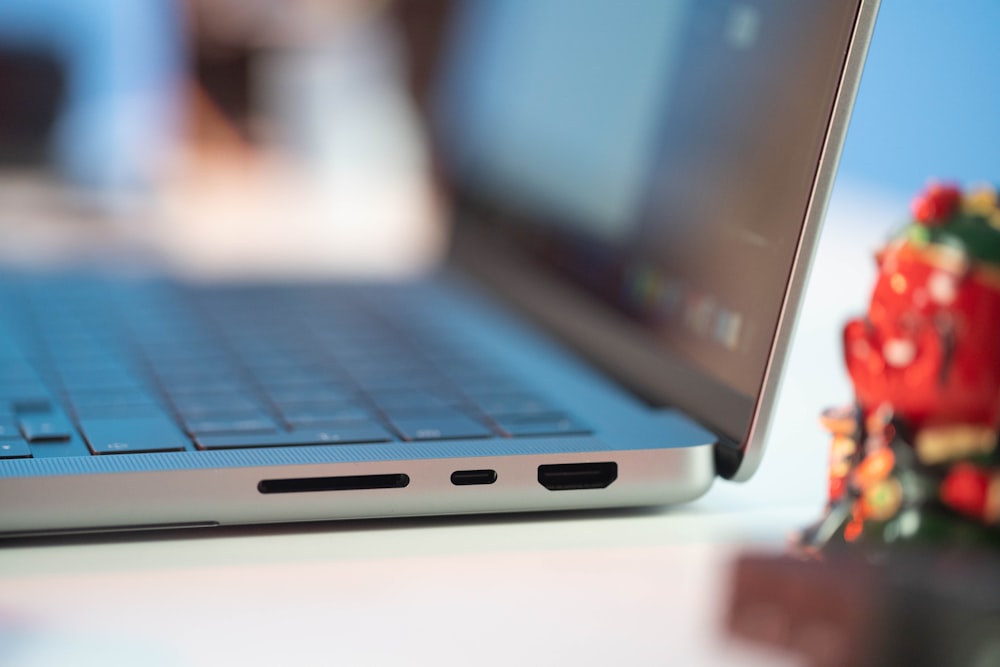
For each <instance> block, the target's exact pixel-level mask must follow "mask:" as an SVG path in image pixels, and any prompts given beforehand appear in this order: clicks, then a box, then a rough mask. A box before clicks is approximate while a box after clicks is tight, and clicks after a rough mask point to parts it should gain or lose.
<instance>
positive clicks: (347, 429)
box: [195, 422, 393, 449]
mask: <svg viewBox="0 0 1000 667" xmlns="http://www.w3.org/2000/svg"><path fill="white" fill-rule="evenodd" d="M392 439H393V438H392V436H391V435H389V433H388V432H387V431H386V430H385V429H384V428H382V427H380V426H378V425H376V424H372V423H370V422H345V423H343V424H339V425H331V426H329V427H327V428H323V429H314V430H309V431H293V432H291V433H271V434H241V435H205V436H198V437H196V438H195V444H196V445H197V446H198V447H199V448H201V449H245V448H254V447H304V446H310V445H346V444H361V443H369V442H389V441H390V440H392Z"/></svg>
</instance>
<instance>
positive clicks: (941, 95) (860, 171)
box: [839, 0, 1000, 196]
mask: <svg viewBox="0 0 1000 667" xmlns="http://www.w3.org/2000/svg"><path fill="white" fill-rule="evenodd" d="M998 33H1000V2H998V1H997V0H961V1H959V2H956V1H955V0H883V2H882V8H881V12H880V14H879V18H878V23H877V24H876V27H875V34H874V37H873V40H872V45H871V50H870V51H869V55H868V62H867V65H866V67H865V73H864V77H863V78H862V82H861V89H860V91H859V94H858V100H857V104H856V106H855V109H854V116H853V118H852V120H851V126H850V131H849V133H848V137H847V143H846V145H845V148H844V154H843V158H842V161H841V166H840V174H839V176H840V178H841V179H843V180H849V181H851V182H863V183H864V184H865V185H871V186H875V187H878V188H881V189H886V190H890V191H891V193H892V194H894V195H903V196H909V195H912V194H913V193H915V192H917V191H918V190H920V189H921V188H922V187H923V186H924V184H925V183H926V182H927V181H928V179H930V178H933V177H937V178H940V179H944V180H956V181H958V182H961V183H966V184H970V183H978V182H991V183H1000V48H998V47H997V38H998Z"/></svg>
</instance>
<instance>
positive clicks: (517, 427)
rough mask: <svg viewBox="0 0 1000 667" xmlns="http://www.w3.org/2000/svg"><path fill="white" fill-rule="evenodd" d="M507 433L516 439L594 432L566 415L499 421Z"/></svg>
mask: <svg viewBox="0 0 1000 667" xmlns="http://www.w3.org/2000/svg"><path fill="white" fill-rule="evenodd" d="M497 423H498V424H499V425H500V428H501V429H503V431H504V432H505V433H507V434H508V435H511V436H514V437H527V436H533V435H534V436H540V435H584V434H588V433H592V430H591V429H590V428H588V427H586V426H584V425H583V424H581V423H580V422H578V421H576V420H575V419H573V418H572V417H567V416H566V415H539V416H537V417H530V418H522V419H519V418H509V419H498V420H497Z"/></svg>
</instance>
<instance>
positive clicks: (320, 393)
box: [267, 383, 357, 405]
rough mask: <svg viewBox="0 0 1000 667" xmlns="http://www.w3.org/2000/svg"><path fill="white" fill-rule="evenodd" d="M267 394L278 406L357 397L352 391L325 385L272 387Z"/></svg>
mask: <svg viewBox="0 0 1000 667" xmlns="http://www.w3.org/2000/svg"><path fill="white" fill-rule="evenodd" d="M267 393H268V396H269V397H270V398H271V400H272V401H274V402H275V403H276V404H278V405H291V404H294V403H317V402H323V403H328V402H333V401H350V400H352V399H353V398H355V397H356V396H357V394H356V392H355V391H354V390H352V389H349V388H347V387H331V386H329V385H327V384H326V383H320V384H314V385H309V384H293V385H287V386H282V387H274V388H272V389H270V390H269V391H268V392H267Z"/></svg>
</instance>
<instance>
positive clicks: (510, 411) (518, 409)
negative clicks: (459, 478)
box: [476, 394, 559, 417]
mask: <svg viewBox="0 0 1000 667" xmlns="http://www.w3.org/2000/svg"><path fill="white" fill-rule="evenodd" d="M476 406H477V407H478V408H479V409H480V410H482V411H483V412H484V413H486V414H488V415H490V416H491V417H499V416H506V415H542V414H554V413H558V412H559V411H558V410H557V409H555V408H554V407H553V406H552V405H551V404H549V403H546V402H545V401H543V400H542V399H540V398H538V397H537V396H532V395H530V394H505V395H499V396H482V397H479V398H477V399H476Z"/></svg>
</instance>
